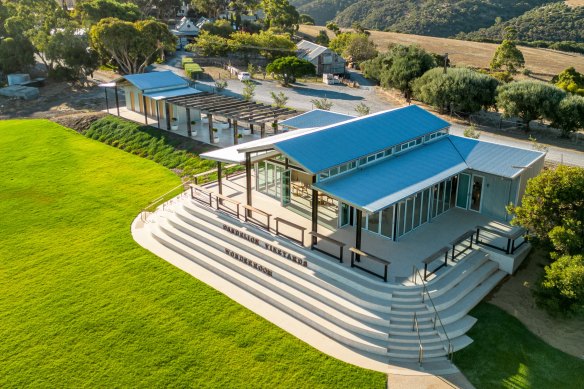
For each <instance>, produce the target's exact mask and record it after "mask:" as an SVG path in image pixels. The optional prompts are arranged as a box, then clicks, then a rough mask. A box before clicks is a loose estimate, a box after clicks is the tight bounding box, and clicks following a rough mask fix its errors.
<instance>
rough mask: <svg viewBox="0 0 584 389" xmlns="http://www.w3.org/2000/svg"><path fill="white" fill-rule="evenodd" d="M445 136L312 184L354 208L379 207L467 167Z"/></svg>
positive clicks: (370, 208)
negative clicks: (353, 170)
mask: <svg viewBox="0 0 584 389" xmlns="http://www.w3.org/2000/svg"><path fill="white" fill-rule="evenodd" d="M447 138H448V137H444V138H442V139H440V140H438V141H435V142H431V143H428V144H425V145H423V146H419V147H418V148H416V149H413V150H411V151H408V152H405V153H403V154H401V155H398V156H396V157H392V158H388V159H387V160H385V161H381V162H379V163H374V164H372V165H371V166H367V165H366V167H365V168H363V169H359V170H357V171H355V172H352V173H347V174H344V175H342V176H339V177H337V178H331V179H329V180H326V181H323V182H317V183H316V184H314V185H313V186H314V187H315V188H317V189H318V190H320V191H322V192H325V193H327V194H329V195H331V196H333V197H335V198H338V199H340V200H341V201H343V202H345V203H347V204H350V205H353V206H355V207H357V208H361V209H364V210H366V211H368V212H377V211H380V210H382V209H384V208H386V207H388V206H390V205H392V204H394V203H396V202H398V201H399V200H402V199H403V198H405V197H408V196H410V195H412V194H414V193H416V192H419V191H420V190H423V189H425V188H427V187H429V186H431V185H433V184H435V183H437V182H440V181H442V180H444V179H446V178H448V177H450V176H453V175H455V174H458V173H460V172H462V171H464V170H466V169H467V168H468V166H467V164H466V163H465V162H464V160H463V159H462V157H461V156H460V154H459V153H458V151H457V150H456V148H455V147H454V145H453V144H452V143H451V142H450V141H449V140H448V139H447Z"/></svg>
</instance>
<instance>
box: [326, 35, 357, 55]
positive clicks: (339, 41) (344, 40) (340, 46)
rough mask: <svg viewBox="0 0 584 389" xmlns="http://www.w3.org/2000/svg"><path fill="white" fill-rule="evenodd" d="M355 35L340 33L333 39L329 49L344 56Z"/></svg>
mask: <svg viewBox="0 0 584 389" xmlns="http://www.w3.org/2000/svg"><path fill="white" fill-rule="evenodd" d="M354 35H355V33H354V32H343V33H338V34H337V35H336V36H335V37H334V38H333V39H331V41H330V43H329V48H330V49H331V50H332V51H334V52H335V53H337V54H338V55H343V52H344V51H345V49H346V48H347V46H349V42H350V41H351V39H353V36H354Z"/></svg>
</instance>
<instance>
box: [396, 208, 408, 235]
mask: <svg viewBox="0 0 584 389" xmlns="http://www.w3.org/2000/svg"><path fill="white" fill-rule="evenodd" d="M405 210H406V203H405V202H401V203H399V204H398V208H397V236H402V235H403V234H404V212H405Z"/></svg>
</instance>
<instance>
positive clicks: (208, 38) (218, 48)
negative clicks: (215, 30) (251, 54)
mask: <svg viewBox="0 0 584 389" xmlns="http://www.w3.org/2000/svg"><path fill="white" fill-rule="evenodd" d="M186 49H187V50H189V51H196V52H197V53H199V54H200V55H204V56H208V57H215V56H224V55H226V54H227V53H228V52H229V50H230V48H229V41H228V40H227V39H226V38H223V37H221V36H219V35H212V34H209V32H208V31H202V32H201V34H199V37H198V38H197V41H196V42H195V43H191V44H188V45H187V46H186Z"/></svg>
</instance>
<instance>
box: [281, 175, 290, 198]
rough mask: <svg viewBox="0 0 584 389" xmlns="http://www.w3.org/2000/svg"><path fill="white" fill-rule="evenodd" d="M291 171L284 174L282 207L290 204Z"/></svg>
mask: <svg viewBox="0 0 584 389" xmlns="http://www.w3.org/2000/svg"><path fill="white" fill-rule="evenodd" d="M290 173H291V172H290V170H285V171H283V172H282V205H286V204H290V201H291V199H290V175H291V174H290Z"/></svg>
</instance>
